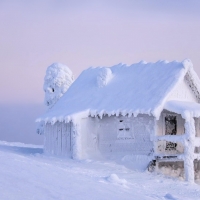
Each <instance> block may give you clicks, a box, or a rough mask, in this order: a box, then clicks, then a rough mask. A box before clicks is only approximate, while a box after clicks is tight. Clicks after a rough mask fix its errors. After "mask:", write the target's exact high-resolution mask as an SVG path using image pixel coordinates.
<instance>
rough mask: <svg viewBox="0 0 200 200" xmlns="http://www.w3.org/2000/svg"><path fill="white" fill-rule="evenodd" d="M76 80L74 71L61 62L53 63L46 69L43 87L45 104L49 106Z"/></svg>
mask: <svg viewBox="0 0 200 200" xmlns="http://www.w3.org/2000/svg"><path fill="white" fill-rule="evenodd" d="M73 81H74V76H73V74H72V71H71V70H70V69H69V68H68V67H67V66H66V65H63V64H61V63H53V64H52V65H50V66H49V67H48V68H47V70H46V75H45V77H44V85H43V89H44V92H45V100H44V101H45V105H47V106H48V107H49V108H51V107H52V106H54V104H55V103H56V102H57V101H58V100H59V99H60V97H62V96H63V94H64V93H65V92H66V91H67V90H68V88H69V87H70V85H71V84H72V83H73Z"/></svg>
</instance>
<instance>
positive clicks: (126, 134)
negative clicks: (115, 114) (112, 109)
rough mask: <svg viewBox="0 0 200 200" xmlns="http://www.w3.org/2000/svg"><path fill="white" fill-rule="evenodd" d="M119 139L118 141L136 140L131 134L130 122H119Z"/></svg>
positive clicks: (121, 120)
mask: <svg viewBox="0 0 200 200" xmlns="http://www.w3.org/2000/svg"><path fill="white" fill-rule="evenodd" d="M117 139H118V140H130V139H134V137H133V134H132V132H131V124H130V122H126V121H125V120H123V119H120V120H119V124H118V135H117Z"/></svg>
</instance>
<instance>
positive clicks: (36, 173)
mask: <svg viewBox="0 0 200 200" xmlns="http://www.w3.org/2000/svg"><path fill="white" fill-rule="evenodd" d="M42 152H43V150H42V147H41V146H35V145H24V144H20V143H7V142H0V159H1V164H0V199H1V200H4V199H6V200H10V199H15V200H16V199H20V200H21V199H37V200H38V199H48V200H50V199H67V200H68V199H69V200H70V199H73V200H74V199H77V200H81V199H84V200H87V199H92V200H93V199H95V200H98V199H103V200H106V199H109V200H111V199H114V200H117V199H123V200H125V199H134V200H151V199H155V200H156V199H163V200H178V199H180V200H186V199H195V200H197V199H200V186H199V185H196V184H189V183H187V182H183V181H179V180H176V179H172V178H167V177H164V176H162V175H156V174H150V173H148V172H136V171H134V170H131V169H128V168H126V167H125V166H123V165H120V164H117V163H115V162H114V161H103V160H102V161H92V160H84V161H74V160H71V159H68V158H65V159H63V158H53V157H48V156H45V155H43V154H42Z"/></svg>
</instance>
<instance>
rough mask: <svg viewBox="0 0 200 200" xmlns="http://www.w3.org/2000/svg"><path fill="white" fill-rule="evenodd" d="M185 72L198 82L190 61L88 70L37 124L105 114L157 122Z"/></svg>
mask: <svg viewBox="0 0 200 200" xmlns="http://www.w3.org/2000/svg"><path fill="white" fill-rule="evenodd" d="M188 71H190V72H191V73H190V74H194V77H193V79H198V77H196V76H195V72H194V70H193V65H192V62H191V61H190V60H184V61H183V62H177V61H173V62H167V61H158V62H156V63H146V62H139V63H136V64H132V65H130V66H127V65H126V64H118V65H115V66H112V67H110V68H107V67H106V68H105V67H97V68H89V69H87V70H85V71H83V72H82V73H81V75H80V76H79V77H78V78H77V80H76V81H75V82H74V83H73V85H71V87H70V88H69V89H68V91H67V92H66V93H65V94H64V95H63V97H62V98H61V99H60V100H59V101H58V102H57V103H56V105H55V106H54V107H53V108H52V109H50V110H49V111H48V112H47V113H45V114H44V115H43V116H41V117H40V118H38V119H37V121H45V122H51V123H52V124H53V123H55V122H56V121H66V122H68V121H71V120H72V121H73V119H77V118H83V117H88V116H89V115H90V116H97V115H98V116H99V117H100V118H102V116H103V115H105V114H107V115H108V116H111V115H116V116H118V115H120V114H121V115H124V116H125V115H128V116H131V115H134V116H137V115H138V114H139V113H141V114H149V115H152V116H155V117H156V118H157V119H158V118H159V116H160V113H161V111H162V110H163V108H164V106H165V103H166V101H167V97H168V95H169V93H170V92H171V91H172V90H173V89H174V88H175V86H176V85H177V84H178V83H179V82H180V81H182V80H183V78H184V76H185V75H186V73H187V72H188ZM194 81H195V80H194ZM197 82H198V81H197ZM196 87H198V85H197V86H196Z"/></svg>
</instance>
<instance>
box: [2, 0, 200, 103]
mask: <svg viewBox="0 0 200 200" xmlns="http://www.w3.org/2000/svg"><path fill="white" fill-rule="evenodd" d="M91 2H93V3H91ZM91 2H90V1H85V2H84V3H83V1H73V3H70V1H62V0H60V1H54V0H48V1H47V0H43V1H39V0H35V1H28V2H27V1H22V0H21V1H14V0H12V1H4V0H0V27H1V28H0V60H1V66H0V91H1V98H0V103H13V102H15V103H20V102H22V103H31V102H33V103H42V102H43V97H44V94H43V91H42V85H43V77H44V75H45V70H46V68H47V67H48V66H49V65H50V64H51V63H53V62H61V63H64V64H66V65H67V66H68V67H70V68H71V70H72V71H73V73H74V74H75V76H76V77H77V76H78V75H79V74H80V72H81V71H82V70H84V69H86V68H88V67H90V66H99V65H100V66H111V65H114V64H117V63H120V62H123V63H128V64H131V63H135V62H139V61H140V60H146V61H148V62H155V61H157V60H160V59H166V60H169V61H172V60H180V61H181V60H183V59H185V58H190V59H191V60H192V62H193V64H194V68H195V69H196V71H197V72H198V74H199V75H200V59H199V55H200V39H199V36H200V12H199V10H200V2H198V1H184V0H176V1H174V0H169V1H164V0H156V1H155V0H154V1H147V0H146V1H134V0H125V1H114V0H113V1H99V2H98V1H91ZM100 2H101V3H100Z"/></svg>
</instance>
